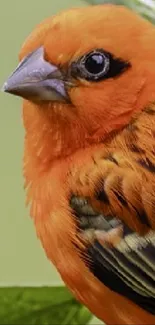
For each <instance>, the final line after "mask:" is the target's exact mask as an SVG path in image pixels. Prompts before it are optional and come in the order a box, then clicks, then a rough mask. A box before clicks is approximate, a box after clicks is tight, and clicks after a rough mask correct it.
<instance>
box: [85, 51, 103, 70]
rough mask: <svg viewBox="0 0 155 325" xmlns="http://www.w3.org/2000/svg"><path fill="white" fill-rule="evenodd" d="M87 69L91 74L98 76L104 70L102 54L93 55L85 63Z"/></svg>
mask: <svg viewBox="0 0 155 325" xmlns="http://www.w3.org/2000/svg"><path fill="white" fill-rule="evenodd" d="M85 68H86V69H87V71H88V72H89V73H92V74H98V73H100V72H102V71H103V69H104V58H103V56H102V55H101V54H92V55H90V56H89V57H88V58H87V59H86V61H85Z"/></svg>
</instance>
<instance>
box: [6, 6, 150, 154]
mask: <svg viewBox="0 0 155 325" xmlns="http://www.w3.org/2000/svg"><path fill="white" fill-rule="evenodd" d="M3 90H4V91H6V92H9V93H12V94H15V95H18V96H21V97H23V98H24V99H26V101H25V104H24V105H25V110H24V116H25V124H26V127H27V128H28V127H29V125H31V126H30V127H29V129H30V128H31V129H32V124H33V123H35V124H36V123H37V120H38V121H40V122H39V123H40V124H38V125H39V128H40V129H41V128H42V127H44V132H45V130H46V131H48V132H46V133H48V135H49V134H53V132H52V130H54V135H53V137H55V140H53V141H55V143H56V142H57V140H60V138H61V141H58V142H59V144H58V146H57V155H59V154H58V152H59V151H60V152H59V153H61V154H62V151H63V149H62V147H63V148H64V150H65V151H64V152H65V153H66V154H67V153H69V152H70V151H69V149H68V151H67V150H66V147H65V139H68V141H69V144H68V148H69V147H70V148H71V142H74V148H75V149H76V148H78V147H82V146H85V145H89V144H90V143H92V142H98V141H101V140H103V139H104V138H105V137H106V136H107V135H108V134H109V133H110V132H111V131H114V130H117V129H119V128H120V127H123V126H124V125H126V124H128V122H129V121H130V119H131V118H132V116H133V115H134V113H136V112H138V111H140V110H142V109H143V108H144V107H145V106H146V105H148V104H149V102H152V101H154V100H155V28H154V26H153V25H152V24H151V23H149V22H148V21H146V20H145V19H143V18H141V17H140V16H138V15H136V14H135V13H134V12H132V11H130V10H128V9H126V8H125V7H122V6H115V5H101V6H89V7H85V8H78V9H71V10H68V11H64V12H62V13H60V14H58V15H56V16H54V17H52V18H49V19H46V20H45V21H44V22H43V23H41V24H40V25H39V26H37V28H36V29H35V30H34V31H33V32H32V34H31V35H30V36H29V37H28V39H27V40H26V42H25V43H24V45H23V47H22V49H21V52H20V63H19V65H18V67H17V69H16V70H15V72H14V73H13V74H12V75H11V77H10V78H9V79H8V80H7V82H6V83H5V84H4V87H3ZM37 111H38V113H37ZM35 114H39V115H38V116H39V117H38V116H37V115H35ZM39 118H42V122H41V120H39ZM60 129H61V132H60ZM59 133H62V134H61V136H60V134H59ZM49 137H50V136H49ZM50 141H51V140H50ZM60 142H61V144H60ZM53 145H54V144H53ZM58 147H59V148H58ZM60 147H61V150H59V149H60ZM52 150H53V147H52Z"/></svg>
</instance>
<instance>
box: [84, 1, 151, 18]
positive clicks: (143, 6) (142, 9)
mask: <svg viewBox="0 0 155 325" xmlns="http://www.w3.org/2000/svg"><path fill="white" fill-rule="evenodd" d="M86 1H87V2H89V3H91V4H101V3H103V4H104V3H113V4H117V5H124V6H127V7H129V8H130V9H132V10H134V11H136V12H137V13H139V14H140V15H142V16H143V17H144V18H146V19H148V20H150V21H151V22H152V23H155V2H154V1H153V0H145V1H144V0H86Z"/></svg>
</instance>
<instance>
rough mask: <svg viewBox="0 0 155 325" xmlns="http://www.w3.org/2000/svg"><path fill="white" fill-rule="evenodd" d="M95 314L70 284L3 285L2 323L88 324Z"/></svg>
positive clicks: (1, 301)
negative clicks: (77, 299)
mask: <svg viewBox="0 0 155 325" xmlns="http://www.w3.org/2000/svg"><path fill="white" fill-rule="evenodd" d="M91 318H92V315H91V313H90V312H89V311H88V310H87V309H86V308H85V307H84V306H82V305H81V304H79V303H78V302H77V301H76V300H75V299H74V298H73V297H72V295H71V294H70V293H69V291H68V290H67V289H66V287H39V288H38V287H37V288H35V287H25V288H23V287H13V288H12V287H11V288H0V324H7V325H10V324H16V325H18V324H22V325H26V324H28V325H38V324H42V325H57V324H61V325H71V324H72V325H85V324H88V322H89V321H90V320H91Z"/></svg>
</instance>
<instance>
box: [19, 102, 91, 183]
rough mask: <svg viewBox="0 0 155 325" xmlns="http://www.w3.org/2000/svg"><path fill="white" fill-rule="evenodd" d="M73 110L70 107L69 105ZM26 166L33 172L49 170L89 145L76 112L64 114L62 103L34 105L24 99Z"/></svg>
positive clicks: (29, 171)
mask: <svg viewBox="0 0 155 325" xmlns="http://www.w3.org/2000/svg"><path fill="white" fill-rule="evenodd" d="M69 110H71V108H69ZM23 120H24V127H25V153H24V169H25V170H26V172H27V171H28V173H29V174H31V175H33V177H34V175H35V174H36V173H37V174H40V173H42V172H46V171H48V169H49V168H51V166H52V165H53V164H54V163H55V162H57V161H58V160H60V159H61V160H62V159H63V158H66V157H67V156H70V155H71V154H72V153H73V152H75V151H76V150H77V149H78V148H81V147H84V146H87V145H88V141H87V139H86V130H85V129H84V127H82V126H81V125H80V123H78V122H77V119H76V116H75V114H74V112H71V111H70V112H69V114H68V116H66V115H65V116H64V113H63V112H62V108H61V107H59V108H58V107H57V109H56V110H55V109H54V108H53V107H52V108H51V107H50V105H49V106H47V104H46V107H44V106H43V105H41V106H39V105H35V104H33V103H31V102H28V101H25V102H24V108H23Z"/></svg>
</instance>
